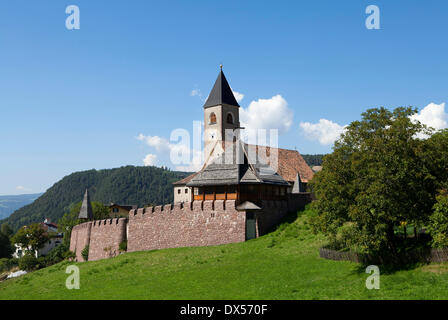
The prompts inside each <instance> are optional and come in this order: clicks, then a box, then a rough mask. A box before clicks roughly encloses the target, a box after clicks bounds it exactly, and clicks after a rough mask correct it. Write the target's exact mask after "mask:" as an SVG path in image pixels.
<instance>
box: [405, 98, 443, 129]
mask: <svg viewBox="0 0 448 320" xmlns="http://www.w3.org/2000/svg"><path fill="white" fill-rule="evenodd" d="M411 119H412V120H418V121H420V122H421V123H422V124H426V125H427V126H428V127H432V128H434V129H436V130H440V129H445V128H448V113H446V112H445V103H441V104H435V103H430V104H428V105H427V106H426V107H424V108H423V109H422V110H421V111H420V112H419V113H417V114H415V115H413V116H411Z"/></svg>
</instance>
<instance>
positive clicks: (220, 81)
mask: <svg viewBox="0 0 448 320" xmlns="http://www.w3.org/2000/svg"><path fill="white" fill-rule="evenodd" d="M221 104H228V105H231V106H236V107H239V106H240V105H239V104H238V102H237V101H236V99H235V96H234V95H233V92H232V89H230V86H229V83H228V82H227V79H226V77H225V76H224V72H222V69H221V71H220V72H219V75H218V78H217V79H216V82H215V85H214V86H213V89H212V91H211V92H210V95H209V96H208V99H207V101H206V102H205V104H204V108H208V107H213V106H217V105H221Z"/></svg>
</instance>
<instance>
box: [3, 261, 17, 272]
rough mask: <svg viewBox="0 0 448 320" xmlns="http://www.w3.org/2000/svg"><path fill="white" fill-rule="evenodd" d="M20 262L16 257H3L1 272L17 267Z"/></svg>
mask: <svg viewBox="0 0 448 320" xmlns="http://www.w3.org/2000/svg"><path fill="white" fill-rule="evenodd" d="M18 264H19V260H18V259H16V258H11V259H8V258H2V259H0V272H5V271H9V270H11V269H12V268H14V267H17V266H18Z"/></svg>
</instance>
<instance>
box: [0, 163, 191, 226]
mask: <svg viewBox="0 0 448 320" xmlns="http://www.w3.org/2000/svg"><path fill="white" fill-rule="evenodd" d="M189 174H190V173H187V172H177V171H170V170H167V169H164V168H157V167H134V166H127V167H121V168H116V169H105V170H89V171H82V172H75V173H72V174H70V175H68V176H66V177H64V178H63V179H62V180H60V181H59V182H57V183H56V184H54V185H53V186H52V187H51V188H50V189H48V190H47V191H46V192H45V193H44V194H43V195H42V196H40V197H39V198H38V199H37V200H35V201H34V202H33V203H31V204H29V205H27V206H25V207H23V208H20V209H18V210H17V211H15V212H14V213H13V214H11V215H10V216H9V217H8V218H7V219H4V220H2V221H0V224H1V223H3V222H7V223H8V224H9V225H10V226H11V228H13V229H14V230H17V229H18V228H20V227H21V226H24V225H28V224H30V223H35V222H41V221H43V219H44V218H49V219H51V220H52V221H54V222H57V221H58V220H59V218H61V217H62V216H63V215H64V213H66V212H68V211H69V210H70V207H71V206H72V205H74V204H76V203H78V202H80V201H82V198H83V195H84V192H85V190H86V188H88V189H89V192H90V196H91V200H92V201H98V202H102V203H105V204H107V203H111V202H114V203H118V204H125V205H138V206H140V207H141V206H144V205H147V204H150V203H152V204H166V203H170V202H172V201H173V186H172V183H173V182H175V181H177V180H180V179H183V178H185V177H186V176H187V175H189Z"/></svg>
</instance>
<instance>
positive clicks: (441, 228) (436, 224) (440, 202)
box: [428, 191, 448, 248]
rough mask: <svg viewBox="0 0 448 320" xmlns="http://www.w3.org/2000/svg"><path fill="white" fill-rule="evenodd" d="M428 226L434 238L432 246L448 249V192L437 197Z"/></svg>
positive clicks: (443, 192)
mask: <svg viewBox="0 0 448 320" xmlns="http://www.w3.org/2000/svg"><path fill="white" fill-rule="evenodd" d="M429 219H430V221H431V223H430V224H429V226H428V229H429V233H430V234H431V236H432V239H433V240H432V246H433V247H435V248H444V247H448V192H447V191H442V192H441V193H440V194H439V195H438V196H437V202H436V204H435V205H434V212H433V214H432V215H431V216H430V217H429Z"/></svg>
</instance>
